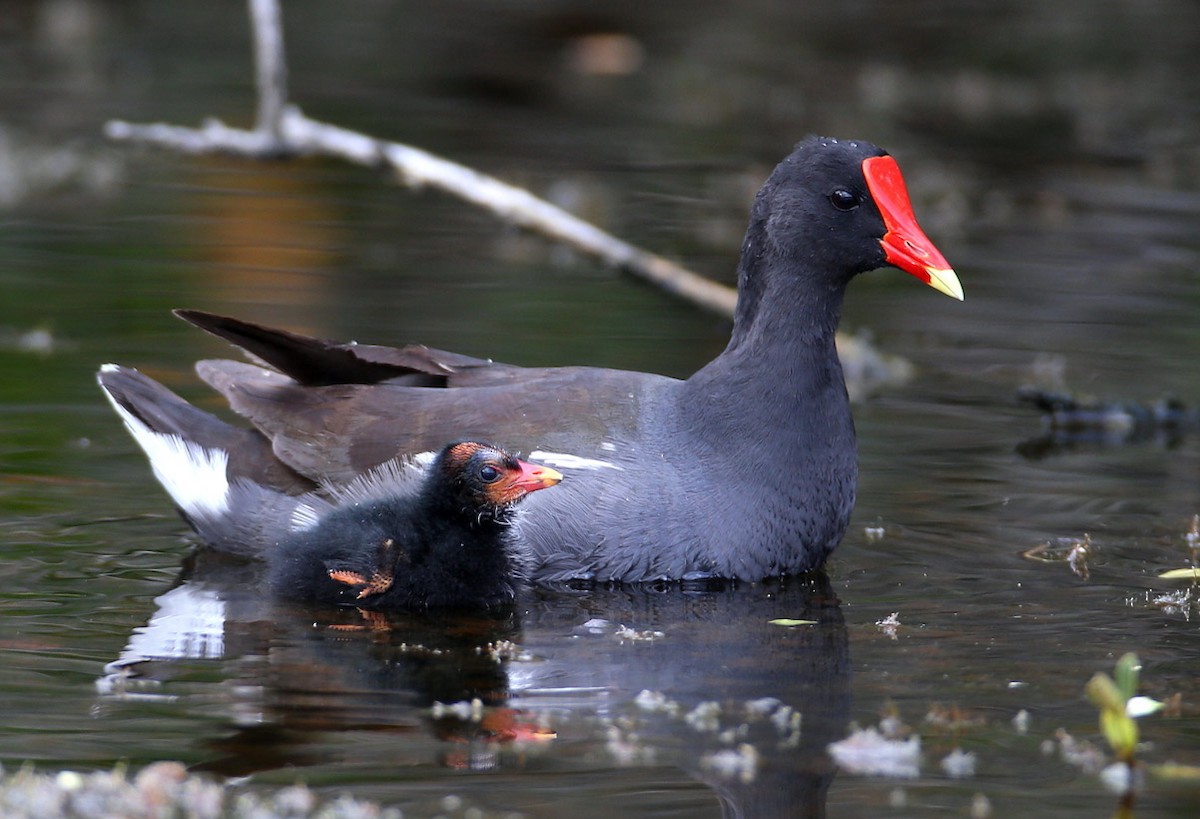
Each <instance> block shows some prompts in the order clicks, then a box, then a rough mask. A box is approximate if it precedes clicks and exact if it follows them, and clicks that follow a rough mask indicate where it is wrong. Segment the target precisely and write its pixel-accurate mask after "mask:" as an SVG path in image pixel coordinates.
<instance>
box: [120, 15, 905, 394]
mask: <svg viewBox="0 0 1200 819" xmlns="http://www.w3.org/2000/svg"><path fill="white" fill-rule="evenodd" d="M248 2H249V7H250V19H251V23H252V26H253V34H254V55H255V78H256V83H257V87H258V118H257V123H256V125H255V128H254V129H253V130H245V129H242V128H233V127H230V126H228V125H226V124H225V123H223V122H221V121H219V120H216V119H207V120H205V121H204V122H203V123H202V125H201V127H200V128H186V127H183V126H179V125H168V124H165V123H151V124H135V123H130V122H123V121H120V120H112V121H110V122H108V123H107V124H106V125H105V126H104V133H105V134H106V135H107V136H108V137H109V138H110V139H113V140H116V141H122V142H139V143H147V144H151V145H158V146H161V147H165V148H171V149H174V150H177V151H183V152H184V153H189V154H205V153H226V154H233V155H237V156H245V157H251V158H264V157H282V156H331V157H337V158H340V159H343V160H346V161H348V162H352V163H354V164H357V165H366V166H368V167H373V168H387V169H389V170H391V171H392V172H393V173H394V174H395V175H396V178H397V179H398V180H399V181H400V182H402V183H403V184H405V185H407V186H409V187H411V188H424V187H429V188H436V189H438V190H441V191H444V192H446V193H450V194H453V195H454V196H458V197H460V198H462V199H465V200H466V201H468V202H470V203H472V204H474V205H477V206H479V207H481V208H484V209H485V210H488V211H491V212H492V213H493V214H495V215H496V216H497V217H499V218H501V219H504V220H506V221H508V222H510V223H512V224H514V225H517V226H518V227H521V228H524V229H526V230H531V231H536V232H538V233H541V234H542V235H543V236H546V237H548V238H550V239H553V240H555V241H559V242H563V243H564V244H566V245H568V246H570V247H573V248H576V249H578V250H580V251H582V252H584V253H588V254H590V255H592V256H595V257H596V258H598V259H600V260H601V261H603V262H604V263H606V264H609V265H611V266H613V267H616V268H618V269H620V270H624V271H626V272H628V273H631V274H633V275H635V276H638V277H640V278H643V279H645V280H647V281H649V282H651V283H652V284H655V285H657V286H658V287H661V288H662V289H664V290H666V291H667V292H669V293H672V294H674V295H676V296H678V297H680V298H683V299H686V300H687V301H689V302H691V303H693V304H695V305H698V306H700V307H702V308H704V309H706V310H709V311H711V312H714V313H717V314H719V315H722V316H726V317H729V316H732V315H733V310H734V306H735V304H736V303H737V293H736V291H734V290H733V288H730V287H726V286H725V285H723V284H719V283H717V282H714V281H712V280H710V279H706V278H704V277H703V276H700V275H697V274H696V273H693V272H692V271H690V270H688V269H686V268H685V267H683V266H681V265H679V264H676V263H675V262H672V261H670V260H669V259H665V258H663V257H661V256H657V255H655V254H653V253H650V252H648V251H645V250H642V249H641V248H638V247H635V246H634V245H631V244H629V243H628V242H624V241H622V240H620V239H618V238H617V237H615V236H613V235H612V234H610V233H607V232H605V231H603V230H601V229H600V228H598V227H596V226H595V225H593V224H591V223H589V222H585V221H584V220H582V219H580V218H579V217H577V216H574V215H572V214H570V213H568V212H567V211H565V210H563V209H562V208H560V207H558V206H556V205H553V204H551V203H550V202H547V201H546V200H544V199H541V198H539V197H537V196H534V195H533V194H532V193H530V192H529V191H527V190H525V189H523V188H518V187H516V186H514V185H510V184H508V183H506V182H502V181H501V180H499V179H497V178H495V177H494V176H489V175H487V174H484V173H480V172H479V171H476V170H472V169H471V168H468V167H466V166H464V165H459V164H457V163H455V162H451V161H450V160H448V159H443V158H442V157H439V156H436V155H434V154H431V153H429V152H428V151H423V150H421V149H420V148H414V147H413V146H411V145H403V144H401V143H398V142H387V141H385V140H381V139H376V138H375V137H371V136H367V135H366V134H361V133H358V132H356V131H351V130H348V129H346V128H340V127H338V126H336V125H330V124H327V123H323V122H318V121H317V120H313V119H309V118H308V117H306V116H305V115H304V114H303V113H302V112H301V111H300V109H299V108H298V107H296V106H295V105H288V104H287V67H286V63H285V60H284V48H283V22H282V15H281V12H280V8H279V2H278V0H248ZM838 343H839V352H840V353H841V357H842V361H843V365H844V366H846V368H847V373H846V374H847V381H848V382H849V384H850V388H851V392H852V393H854V392H858V391H861V390H862V388H863V386H864V385H870V384H872V383H884V382H888V381H903V380H906V378H907V375H908V372H907V370H906V369H905V367H906V366H907V365H906V362H903V361H902V360H899V359H892V358H891V357H885V356H881V355H880V354H879V353H877V352H875V351H874V350H873V349H872V348H871V347H870V345H868V344H865V343H861V342H856V341H855V340H853V339H846V338H845V337H844V336H842V335H839V337H838ZM856 369H857V370H861V372H858V373H856ZM856 374H857V375H858V376H859V377H858V378H855V377H854V376H855V375H856Z"/></svg>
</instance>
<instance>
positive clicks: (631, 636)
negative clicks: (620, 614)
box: [613, 626, 667, 643]
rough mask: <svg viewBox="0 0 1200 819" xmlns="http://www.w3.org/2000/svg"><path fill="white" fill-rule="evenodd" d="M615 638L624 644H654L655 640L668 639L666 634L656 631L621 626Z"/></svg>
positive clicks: (614, 633)
mask: <svg viewBox="0 0 1200 819" xmlns="http://www.w3.org/2000/svg"><path fill="white" fill-rule="evenodd" d="M613 636H614V637H616V638H617V639H618V640H620V641H621V642H622V643H624V642H626V641H628V642H631V643H652V642H654V641H655V640H661V639H662V638H664V637H666V636H667V635H666V633H665V632H662V631H654V630H652V629H641V630H639V629H635V628H630V627H629V626H619V627H618V628H617V630H616V631H614V632H613Z"/></svg>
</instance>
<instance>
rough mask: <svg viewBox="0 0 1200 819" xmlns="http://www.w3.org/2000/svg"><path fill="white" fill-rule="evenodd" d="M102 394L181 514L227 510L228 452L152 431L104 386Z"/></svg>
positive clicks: (210, 515) (207, 514) (212, 515)
mask: <svg viewBox="0 0 1200 819" xmlns="http://www.w3.org/2000/svg"><path fill="white" fill-rule="evenodd" d="M109 366H111V365H105V367H106V368H107V367H109ZM100 386H101V387H103V386H104V385H103V383H101V385H100ZM104 394H105V396H107V397H108V400H109V403H111V404H112V406H113V409H115V410H116V411H117V415H119V416H121V420H122V421H123V422H124V423H125V428H126V429H127V430H129V434H130V435H132V436H133V440H135V441H137V443H138V446H140V447H141V448H142V451H143V452H145V453H146V457H147V458H149V459H150V467H151V469H153V470H154V477H156V478H158V482H159V483H160V484H162V486H163V489H166V490H167V494H169V495H170V496H171V498H172V499H173V500H174V501H175V504H176V505H177V506H178V507H179V508H180V509H182V510H183V512H184V514H186V515H188V516H189V517H208V518H216V517H220V516H221V515H223V514H225V513H226V512H228V511H229V479H228V478H227V477H226V474H225V469H226V467H227V466H228V464H229V453H227V452H225V451H224V450H221V449H207V448H205V447H202V446H200V445H199V444H196V443H193V442H191V441H186V440H184V439H183V438H181V437H179V436H178V435H170V434H166V433H161V432H155V431H154V430H152V429H150V427H148V426H147V425H146V424H145V423H143V422H142V421H141V419H139V418H138V417H137V416H135V415H134V414H133V413H131V412H130V411H129V410H127V409H126V408H125V407H123V406H121V403H120V402H119V401H117V400H116V399H115V398H114V397H113V396H112V394H111V393H109V391H108V390H107V389H105V390H104Z"/></svg>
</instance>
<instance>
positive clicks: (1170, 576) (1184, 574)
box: [1158, 566, 1200, 580]
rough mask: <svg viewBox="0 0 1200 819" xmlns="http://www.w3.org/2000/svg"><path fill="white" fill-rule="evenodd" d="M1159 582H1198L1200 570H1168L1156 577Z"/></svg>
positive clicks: (1192, 568) (1194, 567) (1190, 568)
mask: <svg viewBox="0 0 1200 819" xmlns="http://www.w3.org/2000/svg"><path fill="white" fill-rule="evenodd" d="M1158 579H1159V580H1200V568H1197V567H1196V566H1189V567H1188V568H1186V569H1170V570H1169V571H1165V572H1163V573H1162V574H1160V575H1159V576H1158Z"/></svg>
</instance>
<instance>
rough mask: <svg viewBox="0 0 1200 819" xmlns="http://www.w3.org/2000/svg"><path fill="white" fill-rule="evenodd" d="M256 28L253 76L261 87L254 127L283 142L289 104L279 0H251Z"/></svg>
mask: <svg viewBox="0 0 1200 819" xmlns="http://www.w3.org/2000/svg"><path fill="white" fill-rule="evenodd" d="M249 2H250V21H251V28H252V30H253V31H254V76H255V83H256V84H257V86H258V122H257V123H256V124H255V128H254V130H256V131H258V132H259V133H262V134H271V136H273V137H274V138H275V139H276V140H277V141H279V142H282V141H283V134H282V129H281V127H280V124H281V122H282V120H283V109H284V106H285V105H287V60H286V58H285V57H284V52H283V17H282V14H281V12H280V9H279V0H249Z"/></svg>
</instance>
